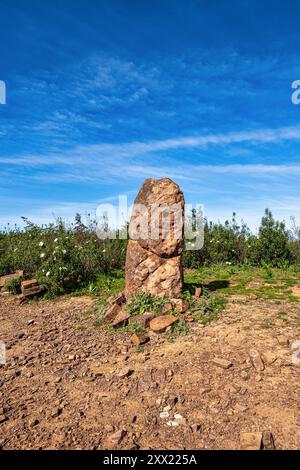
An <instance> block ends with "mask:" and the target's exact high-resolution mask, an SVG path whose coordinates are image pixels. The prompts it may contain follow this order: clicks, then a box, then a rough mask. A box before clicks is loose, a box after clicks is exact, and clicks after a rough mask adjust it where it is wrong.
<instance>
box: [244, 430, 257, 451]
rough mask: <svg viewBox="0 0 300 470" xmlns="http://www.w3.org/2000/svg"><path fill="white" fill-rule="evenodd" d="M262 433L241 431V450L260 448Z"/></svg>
mask: <svg viewBox="0 0 300 470" xmlns="http://www.w3.org/2000/svg"><path fill="white" fill-rule="evenodd" d="M261 447H262V433H261V432H243V433H241V450H261Z"/></svg>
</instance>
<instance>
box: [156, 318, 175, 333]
mask: <svg viewBox="0 0 300 470" xmlns="http://www.w3.org/2000/svg"><path fill="white" fill-rule="evenodd" d="M177 321H178V318H177V317H174V316H172V315H163V316H160V317H156V318H153V320H151V321H150V325H149V326H150V329H151V330H152V331H154V332H155V333H163V332H164V331H165V330H166V329H167V328H168V327H169V326H171V325H173V324H174V323H176V322H177Z"/></svg>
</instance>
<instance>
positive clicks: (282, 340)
mask: <svg viewBox="0 0 300 470" xmlns="http://www.w3.org/2000/svg"><path fill="white" fill-rule="evenodd" d="M277 341H278V344H279V345H280V346H288V345H289V339H288V338H287V337H286V336H284V335H279V336H277Z"/></svg>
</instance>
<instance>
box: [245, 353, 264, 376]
mask: <svg viewBox="0 0 300 470" xmlns="http://www.w3.org/2000/svg"><path fill="white" fill-rule="evenodd" d="M249 357H250V361H251V364H252V365H253V367H254V369H256V370H257V371H258V372H261V371H263V370H264V368H265V366H264V363H263V360H262V358H261V355H260V353H259V352H258V351H256V350H255V349H250V351H249Z"/></svg>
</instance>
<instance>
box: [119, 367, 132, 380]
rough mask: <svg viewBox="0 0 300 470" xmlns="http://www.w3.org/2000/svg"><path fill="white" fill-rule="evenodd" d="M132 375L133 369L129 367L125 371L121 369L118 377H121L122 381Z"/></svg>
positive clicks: (124, 368)
mask: <svg viewBox="0 0 300 470" xmlns="http://www.w3.org/2000/svg"><path fill="white" fill-rule="evenodd" d="M131 374H133V370H132V369H130V368H129V367H123V369H121V370H120V371H119V372H118V374H117V375H118V377H120V379H124V378H125V377H129V376H130V375H131Z"/></svg>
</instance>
